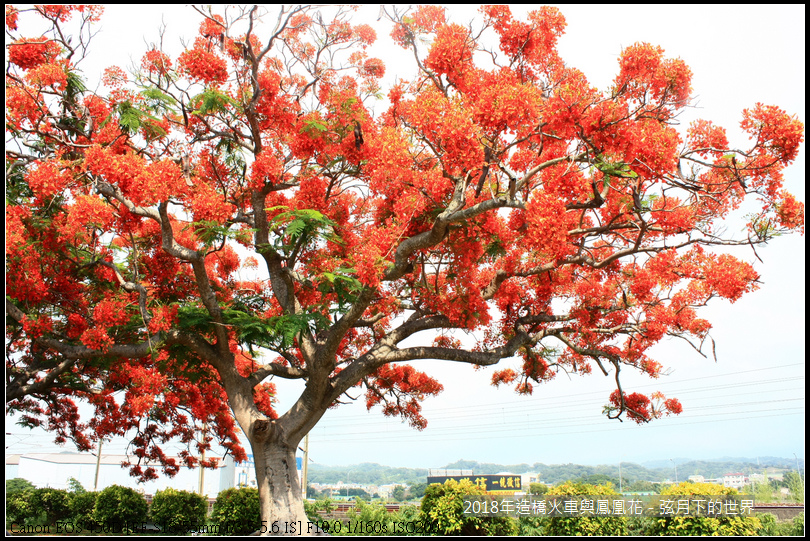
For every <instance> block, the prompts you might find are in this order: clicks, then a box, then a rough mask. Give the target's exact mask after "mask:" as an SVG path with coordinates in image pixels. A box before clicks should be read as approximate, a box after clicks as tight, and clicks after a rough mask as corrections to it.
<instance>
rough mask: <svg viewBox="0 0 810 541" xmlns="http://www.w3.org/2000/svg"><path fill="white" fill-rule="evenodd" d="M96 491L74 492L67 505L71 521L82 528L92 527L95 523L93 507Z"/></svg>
mask: <svg viewBox="0 0 810 541" xmlns="http://www.w3.org/2000/svg"><path fill="white" fill-rule="evenodd" d="M97 496H98V492H86V491H85V492H74V493H73V494H71V495H70V500H69V501H68V506H69V508H70V518H71V520H72V521H73V523H74V524H75V525H77V526H79V527H81V528H82V529H88V530H89V529H92V528H93V527H94V525H95V523H96V519H95V507H96V497H97Z"/></svg>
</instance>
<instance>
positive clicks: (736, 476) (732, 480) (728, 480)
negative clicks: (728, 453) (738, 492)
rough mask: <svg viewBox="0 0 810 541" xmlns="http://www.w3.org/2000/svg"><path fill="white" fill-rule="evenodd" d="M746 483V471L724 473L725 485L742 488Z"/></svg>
mask: <svg viewBox="0 0 810 541" xmlns="http://www.w3.org/2000/svg"><path fill="white" fill-rule="evenodd" d="M743 485H745V474H744V473H726V474H724V475H723V486H724V487H731V488H737V489H740V488H742V487H743Z"/></svg>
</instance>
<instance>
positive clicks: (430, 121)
mask: <svg viewBox="0 0 810 541" xmlns="http://www.w3.org/2000/svg"><path fill="white" fill-rule="evenodd" d="M196 14H197V16H199V19H200V27H199V33H198V35H197V36H196V38H195V39H194V42H193V43H190V44H188V46H187V47H186V48H185V50H184V51H183V52H182V53H181V54H180V55H179V56H177V57H176V58H173V57H170V56H169V55H168V54H166V53H165V52H164V51H163V50H161V48H159V47H155V48H152V49H151V50H149V51H148V52H147V53H146V54H145V55H144V56H143V58H142V59H141V60H140V65H139V66H137V67H136V69H135V70H134V72H133V73H125V72H124V71H123V70H122V69H120V68H118V67H110V68H108V69H107V70H106V71H105V72H104V74H103V77H102V81H103V87H101V88H100V90H99V91H98V92H93V91H90V90H89V89H88V86H89V85H88V84H87V83H86V81H85V80H84V79H83V78H82V77H81V72H80V71H79V69H78V67H77V66H78V65H79V64H80V62H81V61H82V60H83V59H84V57H85V56H86V55H87V54H88V53H89V52H90V50H91V47H90V45H89V44H90V43H91V41H90V38H91V37H92V23H93V22H94V21H96V20H97V19H98V18H99V17H100V15H101V13H100V10H99V9H98V8H95V7H89V6H37V7H35V8H29V9H27V10H18V9H16V8H14V7H7V8H6V31H7V34H8V36H10V38H9V39H8V40H7V52H8V54H7V68H6V89H7V101H6V105H7V108H6V133H7V144H6V192H7V199H6V201H7V203H6V223H7V225H6V234H7V240H6V258H7V275H6V288H7V296H6V317H7V324H6V336H7V344H8V347H7V354H6V375H7V377H6V408H7V412H13V413H18V414H19V415H20V416H21V421H22V422H23V423H24V424H27V425H30V426H37V425H42V426H45V427H46V428H47V429H49V430H52V431H54V432H55V433H56V437H57V441H59V442H65V441H67V440H68V439H69V440H72V441H74V442H75V443H76V445H77V446H78V448H79V449H81V450H86V449H89V448H91V447H92V446H93V444H94V442H95V441H98V440H99V439H101V438H104V437H109V436H114V435H127V436H128V437H130V438H131V444H130V445H131V448H130V451H131V453H130V455H131V457H132V460H131V462H130V464H129V466H130V467H131V470H132V474H133V475H136V476H139V477H140V478H142V479H149V478H154V477H155V476H156V475H157V472H156V470H155V467H154V466H155V465H159V466H161V467H162V468H163V471H164V472H165V473H167V474H169V475H172V474H174V473H176V472H177V470H178V468H179V467H180V466H181V465H186V466H189V467H194V466H198V465H200V466H211V465H213V461H206V462H204V463H201V461H200V460H199V459H198V458H196V455H197V453H198V452H199V451H202V450H204V449H208V448H210V445H211V443H212V442H213V441H216V442H217V443H218V444H220V445H222V446H224V447H225V448H226V449H227V450H228V452H230V453H232V454H233V456H234V457H235V458H236V459H237V460H240V459H244V457H245V451H244V449H243V447H242V446H241V445H240V443H239V440H238V438H237V437H236V434H235V429H236V425H235V423H234V420H235V421H236V423H238V424H239V426H241V428H242V429H243V431H244V433H245V435H246V436H247V439H248V441H249V444H250V447H251V449H252V452H253V455H254V457H255V462H256V475H257V480H258V486H259V492H260V497H261V502H262V503H261V509H262V519H263V520H268V521H295V520H305V515H304V512H303V506H302V502H301V490H300V487H299V486H298V484H299V481H298V478H297V475H296V471H295V459H294V454H295V449H296V447H297V445H298V443H299V441H300V440H301V439H302V438H303V436H304V435H305V434H306V433H307V432H308V431H310V430H311V429H312V428H313V427H314V426H315V425H316V423H317V422H318V420H319V419H320V418H321V417H322V416H323V414H324V412H325V411H326V410H327V409H328V408H330V407H333V406H335V405H336V404H337V403H338V401H339V399H340V398H341V397H342V396H343V395H344V394H345V393H347V391H350V390H351V389H353V388H362V389H364V390H365V398H366V403H367V406H368V407H369V408H372V407H374V406H376V405H379V406H381V407H382V411H383V413H384V414H386V415H397V416H402V417H403V418H404V419H406V420H407V421H408V422H409V423H410V424H411V425H413V426H414V427H415V428H417V429H421V428H424V427H425V426H426V420H425V419H424V418H423V417H422V415H421V413H420V411H421V410H420V401H421V400H422V399H423V398H424V397H426V396H428V395H434V394H436V393H438V392H440V391H441V390H442V387H441V385H440V384H439V383H438V382H437V381H435V380H434V379H433V378H431V377H430V376H429V375H427V374H424V373H421V372H419V371H416V370H415V369H413V368H412V367H411V366H409V365H408V364H406V362H407V361H412V360H417V359H439V360H445V361H453V362H457V363H467V364H472V365H477V366H490V365H495V364H497V363H499V362H500V361H501V360H504V359H517V361H511V362H512V363H514V366H515V368H505V369H503V370H500V371H498V372H496V373H495V375H494V376H493V384H496V385H500V384H508V385H512V386H514V387H515V389H516V390H517V391H518V392H520V393H531V392H532V386H533V385H534V384H537V383H541V382H544V381H547V380H550V379H552V378H554V377H555V375H556V374H558V373H559V372H560V371H566V372H568V373H588V372H590V371H591V370H599V371H601V372H602V373H604V374H605V375H606V376H609V377H612V378H615V382H616V391H615V392H614V393H613V394H612V395H611V396H610V397H609V402H608V404H607V405H606V407H605V412H606V413H607V415H608V416H609V417H611V418H621V417H627V418H629V419H631V420H633V421H636V422H646V421H649V420H651V419H654V418H656V417H660V416H662V415H665V414H670V413H679V412H680V410H681V406H680V404H679V403H678V402H677V400H675V399H666V398H665V397H663V396H662V395H660V394H657V393H654V394H652V395H650V396H646V395H642V394H639V393H630V392H625V391H624V390H622V388H621V381H620V377H619V375H620V371H621V370H638V371H641V372H644V373H647V374H649V375H650V376H651V377H655V376H656V375H657V374H658V373H659V371H660V370H661V365H660V364H659V363H657V362H656V361H655V360H654V359H652V358H650V357H649V356H648V355H647V353H646V352H647V350H648V349H649V348H650V347H651V346H653V345H654V344H656V343H657V342H659V341H660V340H661V339H662V338H663V337H665V336H676V337H680V338H683V339H685V340H688V341H690V343H693V344H694V345H695V347H696V348H698V349H700V348H701V347H702V346H703V345H704V343H705V340H706V339H707V338H708V333H709V330H710V328H711V325H710V324H709V322H708V321H706V320H705V319H701V318H700V317H699V316H698V312H697V309H698V308H699V307H701V306H703V305H705V304H706V303H707V302H708V301H709V300H710V299H712V298H714V297H723V298H726V299H729V300H731V301H732V302H733V301H735V300H737V299H739V298H740V296H741V295H743V294H744V293H746V292H748V291H751V290H753V289H755V288H756V281H757V273H756V272H755V271H754V269H753V267H752V266H751V265H750V264H748V263H746V262H743V261H741V260H739V259H737V258H735V257H732V256H731V255H727V254H723V255H717V254H716V253H714V252H713V251H712V247H714V246H724V247H725V246H734V245H746V246H747V245H752V246H754V245H758V244H763V243H766V242H767V241H768V240H769V239H771V238H773V237H774V236H775V235H777V234H781V233H784V232H787V231H793V230H797V229H798V230H800V231H802V232H803V223H804V205H803V204H802V203H800V202H798V201H797V200H796V199H795V198H794V197H793V196H792V195H790V194H789V193H787V192H786V191H784V190H783V189H782V180H783V179H782V171H783V170H784V168H785V167H786V166H787V165H788V164H790V163H791V162H792V161H793V160H795V158H796V156H797V153H798V149H799V145H800V143H801V142H802V141H803V125H802V124H801V123H800V122H799V121H798V120H796V119H795V118H794V117H792V116H790V115H788V114H787V113H785V112H784V111H782V110H781V109H779V108H778V107H775V106H768V105H763V104H755V105H753V106H752V107H751V108H749V109H746V110H744V111H743V112H742V124H741V126H742V128H743V130H745V132H747V133H748V134H749V135H750V140H749V141H748V142H747V143H746V144H743V145H742V146H739V145H733V144H731V143H730V142H729V141H728V140H727V137H726V132H725V130H724V129H723V128H722V127H720V126H717V125H714V124H712V123H711V122H708V121H702V120H699V121H696V122H694V123H692V124H691V125H690V126H689V127H688V129H686V130H684V131H683V133H682V132H679V131H678V130H677V129H676V128H675V119H676V117H677V115H678V113H679V111H680V110H682V108H684V107H685V106H687V105H689V103H690V95H691V92H692V89H691V86H690V81H691V72H690V70H689V68H688V67H687V65H686V64H685V63H684V62H683V61H682V60H680V59H671V58H667V57H666V56H665V55H664V51H663V50H662V49H661V48H659V47H656V46H653V45H649V44H644V43H637V44H634V45H631V46H629V47H627V48H625V49H624V50H623V51H622V53H621V55H620V58H619V67H618V74H617V75H616V78H615V80H614V81H613V84H612V86H611V87H610V88H607V89H604V90H598V89H596V88H594V87H592V86H591V85H590V84H589V83H588V81H587V80H586V78H585V77H584V76H583V74H582V73H581V72H580V71H578V70H576V69H575V68H573V67H570V66H566V65H565V64H564V62H563V61H562V59H561V58H560V57H559V56H558V53H557V51H556V41H557V39H558V38H559V37H560V35H561V34H562V32H563V30H564V27H565V20H564V18H563V16H562V15H561V14H560V12H559V11H558V10H557V9H555V8H547V7H545V8H541V9H539V10H536V11H532V12H531V13H529V15H528V19H527V20H526V21H520V20H516V19H515V18H514V17H513V16H512V14H511V13H510V11H509V9H508V8H506V7H502V6H493V7H486V8H483V9H482V10H481V18H482V20H481V21H480V22H479V23H478V26H477V27H475V28H473V27H465V26H461V25H459V24H455V23H452V22H450V21H448V20H446V14H445V12H444V11H443V10H442V9H440V8H436V7H430V6H425V7H420V8H419V9H417V10H415V11H411V12H405V13H400V12H397V11H392V12H386V11H384V12H382V13H381V15H382V16H386V17H387V18H388V19H389V20H390V21H391V22H392V23H393V26H394V30H393V32H392V35H391V37H392V38H393V40H394V41H395V42H396V43H397V44H398V45H399V46H401V47H403V48H404V49H406V50H408V51H409V54H410V56H411V57H412V59H413V66H414V68H413V73H414V74H415V75H414V76H413V78H412V79H410V80H407V81H406V80H401V81H399V82H398V83H397V84H396V85H395V86H394V87H393V88H391V89H388V91H387V103H386V107H387V109H386V110H385V112H384V113H383V114H381V115H378V116H376V117H375V116H373V115H372V114H371V113H370V111H369V108H368V107H367V104H370V103H372V102H374V101H375V100H380V99H382V97H383V95H382V89H381V85H380V78H381V77H382V76H383V75H384V72H385V66H384V64H383V63H382V61H380V60H379V59H377V58H374V57H373V56H371V55H370V52H371V48H370V46H371V45H372V44H373V43H374V41H375V39H376V34H375V31H374V29H373V28H371V27H370V26H368V25H352V24H351V22H350V20H349V13H348V12H346V11H344V10H343V9H341V8H333V9H332V10H331V11H330V12H329V14H328V15H327V14H326V13H321V12H319V11H317V10H315V9H310V8H307V7H292V8H278V11H275V12H264V11H263V10H262V9H261V8H258V7H250V8H243V9H237V10H234V8H229V10H228V11H225V12H223V13H214V12H212V11H210V10H208V9H203V8H197V9H196ZM27 18H39V19H40V23H41V22H43V21H44V22H45V23H46V24H47V26H48V29H47V30H46V31H45V32H36V33H35V34H30V33H26V32H25V30H24V29H18V25H21V24H22V21H24V20H27ZM487 39H489V40H491V41H492V42H493V43H497V47H496V49H497V50H495V49H487V48H485V46H484V44H485V42H486V40H487ZM378 103H379V101H378ZM748 198H756V199H757V200H758V201H759V203H760V205H761V206H759V207H758V208H759V209H760V210H759V212H757V213H755V214H754V215H752V216H750V217H749V219H748V223H747V224H746V229H745V230H744V231H745V232H744V233H743V234H742V235H738V236H736V237H734V236H729V235H727V234H725V233H724V229H723V228H722V227H721V223H722V222H723V220H725V219H726V218H727V217H728V216H729V214H730V213H731V212H732V211H733V210H735V209H737V208H738V207H739V206H740V205H741V204H742V203H743V201H745V200H746V199H748ZM469 331H475V333H474V336H476V337H477V338H476V343H475V344H472V345H463V344H462V343H461V342H460V341H459V340H458V335H459V333H460V332H469ZM406 341H407V342H406ZM287 380H302V381H303V382H304V383H305V385H304V390H303V392H302V393H301V395H300V397H299V398H298V400H297V401H296V402H295V404H294V405H293V406H292V407H291V408H290V409H289V410H288V411H286V412H280V413H277V412H276V411H275V410H274V408H273V396H274V393H275V387H274V385H277V384H284V382H286V381H287ZM77 400H82V401H86V402H87V403H89V404H90V405H91V406H92V407H93V408H94V410H95V414H94V415H93V417H92V419H91V420H89V421H83V420H82V419H80V416H79V415H78V410H77V406H76V401H77ZM203 426H205V427H208V428H209V430H208V431H207V433H206V435H205V436H203V437H202V438H200V437H199V434H198V432H199V429H200V428H201V427H203ZM178 440H179V441H182V442H184V443H186V444H187V446H188V447H187V449H186V450H185V451H183V452H181V453H180V457H179V458H180V462H178V461H176V460H175V459H174V458H171V457H168V456H166V455H165V454H164V451H163V450H162V446H163V445H164V444H166V443H167V442H169V441H178Z"/></svg>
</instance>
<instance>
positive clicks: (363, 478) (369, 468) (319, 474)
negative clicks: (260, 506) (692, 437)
mask: <svg viewBox="0 0 810 541" xmlns="http://www.w3.org/2000/svg"><path fill="white" fill-rule="evenodd" d="M674 461H675V463H676V465H677V468H678V471H677V477H678V479H679V480H681V481H683V480H686V478H688V477H689V476H690V475H702V476H703V477H706V478H707V479H708V478H716V477H720V476H722V475H723V474H725V473H731V472H742V473H745V474H750V473H760V472H763V471H764V470H765V469H766V468H767V469H768V470H769V471H774V470H791V469H795V468H796V460H795V459H788V458H780V457H759V464H757V458H753V459H752V458H749V457H723V458H718V459H710V460H693V459H688V458H679V459H674ZM800 465H801V467H802V468H803V467H804V462H803V461H800ZM443 469H448V470H473V471H474V472H475V473H481V474H494V473H500V472H507V471H508V472H511V473H538V474H539V476H540V479H541V480H542V481H543V482H545V483H549V484H557V483H561V482H563V481H567V480H574V479H579V480H583V481H585V482H589V483H604V482H607V481H610V482H612V483H614V484H615V485H618V481H619V466H618V464H601V465H598V466H591V465H582V464H573V463H569V464H543V463H541V462H536V463H534V464H526V463H521V464H493V463H486V462H477V461H474V460H457V461H456V462H452V463H450V464H447V465H446V466H444V468H443ZM427 475H428V470H427V468H396V467H391V466H384V465H381V464H377V463H371V462H365V463H362V464H353V465H350V466H326V465H323V464H310V467H309V481H310V482H313V483H327V484H329V483H337V482H338V481H343V482H344V483H360V484H371V485H384V484H389V483H405V484H408V485H414V484H417V483H424V482H425V480H426V478H427ZM621 477H622V481H623V483H627V484H629V483H632V482H634V481H650V482H661V481H665V480H668V479H669V480H672V479H674V478H675V468H673V466H672V462H671V461H670V460H657V461H649V462H645V463H643V464H635V463H632V462H622V468H621Z"/></svg>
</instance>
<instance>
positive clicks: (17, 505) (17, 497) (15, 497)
mask: <svg viewBox="0 0 810 541" xmlns="http://www.w3.org/2000/svg"><path fill="white" fill-rule="evenodd" d="M34 490H36V489H34V488H29V489H27V490H15V491H14V492H10V493H6V530H8V529H10V528H11V527H12V525H15V526H23V525H30V524H32V520H36V519H37V518H38V517H37V516H36V515H38V514H39V513H36V512H35V511H34V509H35V508H34V507H33V506H32V505H31V498H32V496H33V495H34ZM43 520H44V519H43Z"/></svg>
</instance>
